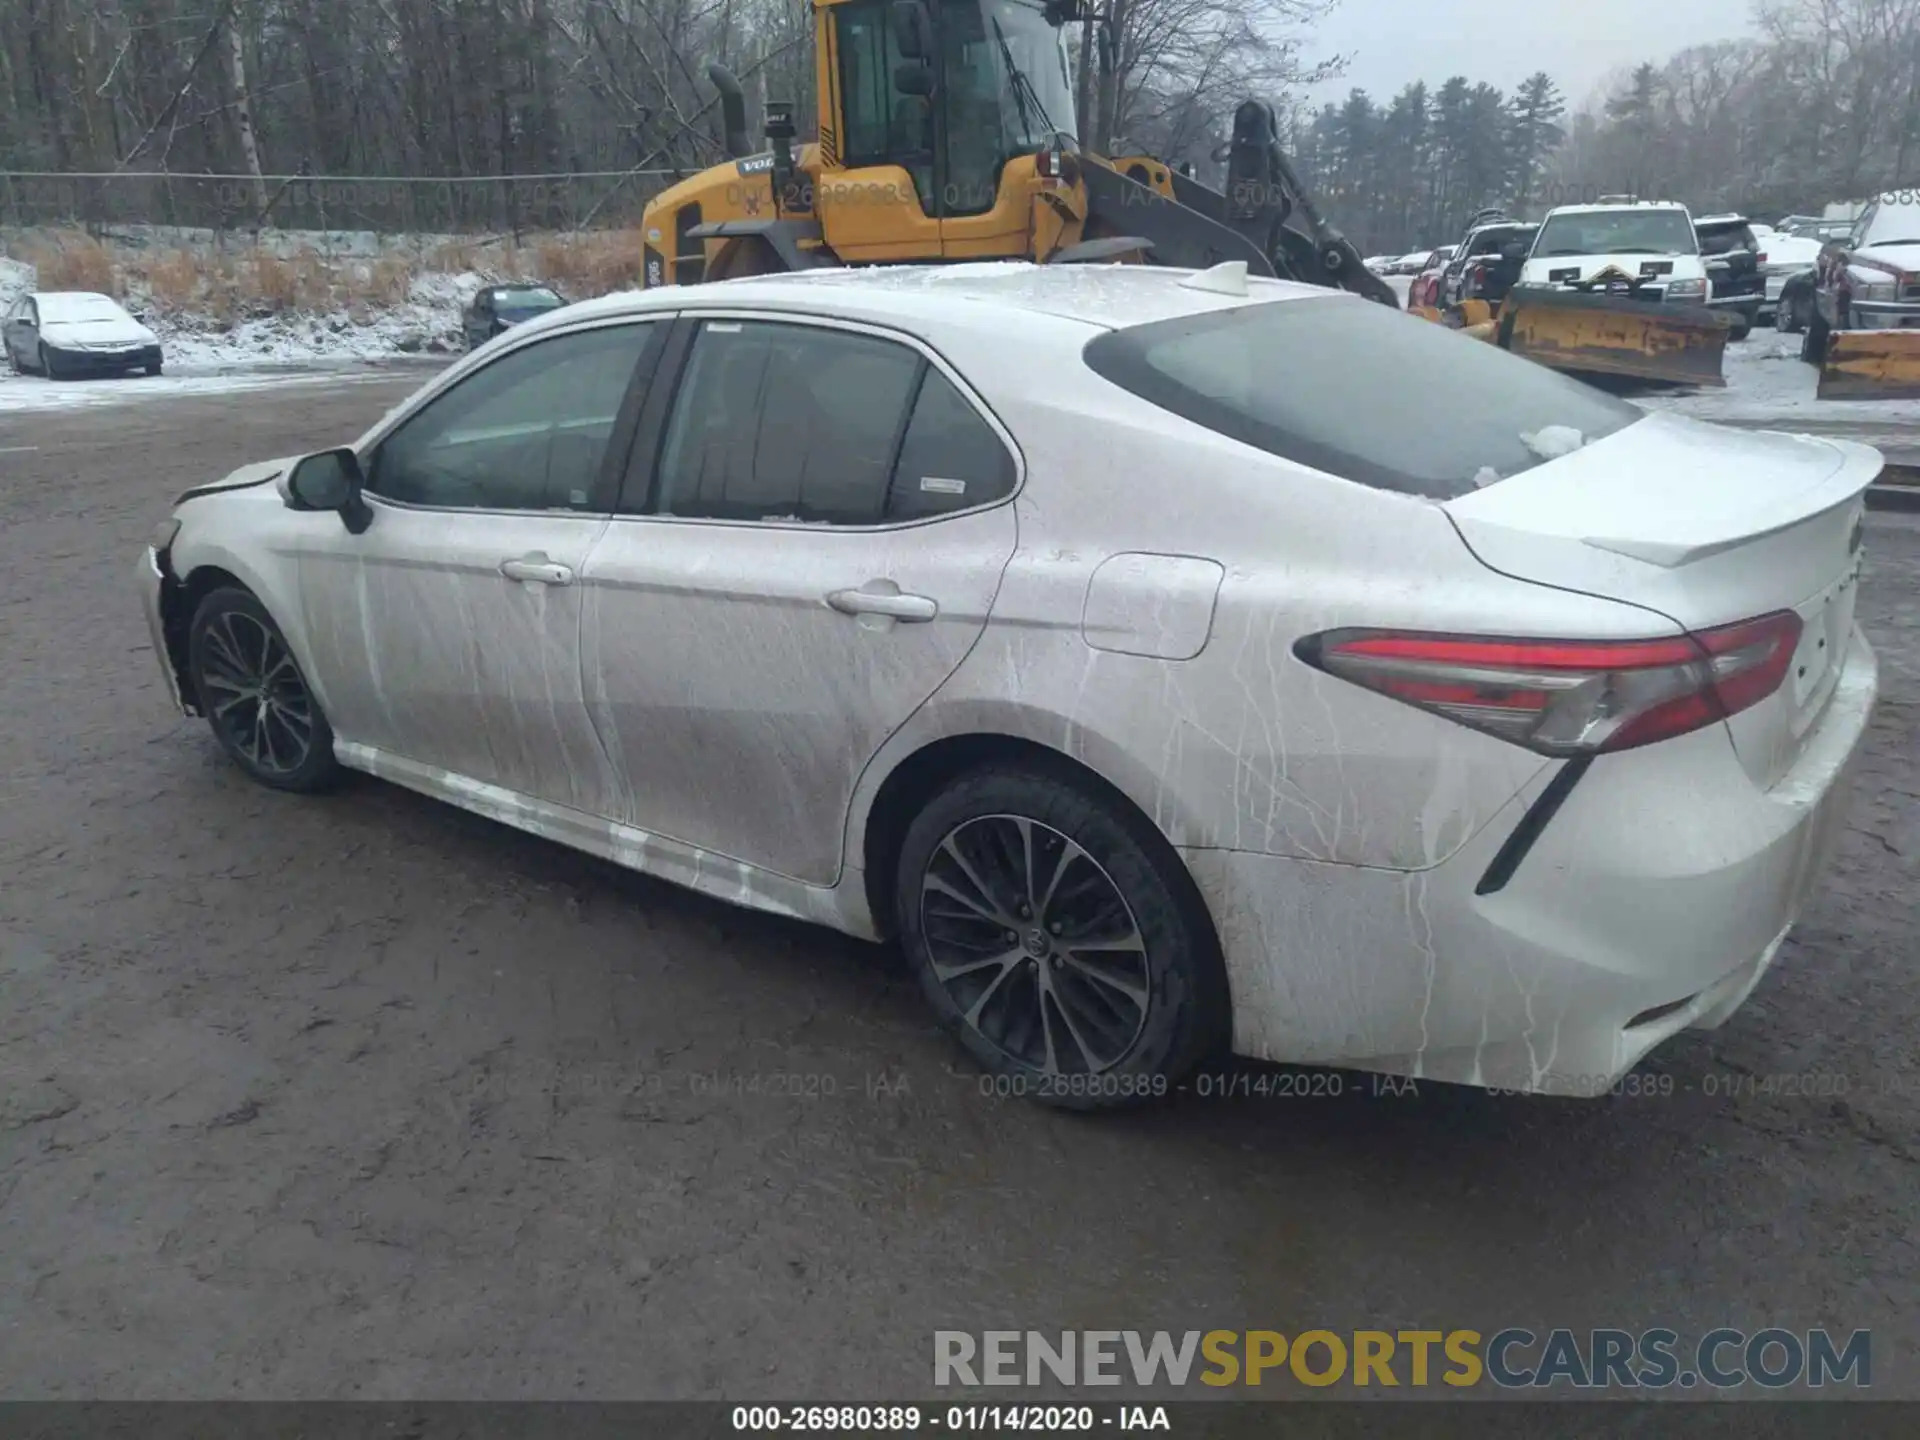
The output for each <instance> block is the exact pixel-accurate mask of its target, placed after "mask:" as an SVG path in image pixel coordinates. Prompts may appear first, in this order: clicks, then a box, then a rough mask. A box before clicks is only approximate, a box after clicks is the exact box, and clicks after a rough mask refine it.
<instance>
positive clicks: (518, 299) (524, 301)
mask: <svg viewBox="0 0 1920 1440" xmlns="http://www.w3.org/2000/svg"><path fill="white" fill-rule="evenodd" d="M565 303H566V302H565V301H563V300H562V299H561V298H560V297H559V296H558V295H556V294H554V293H553V291H551V290H547V289H538V290H496V291H494V294H493V304H494V308H495V309H496V310H500V311H502V312H505V313H510V314H517V313H519V312H521V311H528V310H556V309H558V308H559V307H560V306H561V305H563V304H565Z"/></svg>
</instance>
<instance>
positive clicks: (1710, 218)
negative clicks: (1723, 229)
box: [1693, 215, 1753, 229]
mask: <svg viewBox="0 0 1920 1440" xmlns="http://www.w3.org/2000/svg"><path fill="white" fill-rule="evenodd" d="M1693 224H1694V228H1695V229H1698V228H1699V227H1700V226H1702V225H1751V224H1753V222H1752V221H1751V220H1749V219H1748V218H1747V217H1746V216H1744V215H1696V216H1694V217H1693Z"/></svg>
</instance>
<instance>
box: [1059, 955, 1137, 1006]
mask: <svg viewBox="0 0 1920 1440" xmlns="http://www.w3.org/2000/svg"><path fill="white" fill-rule="evenodd" d="M1066 964H1067V968H1068V969H1069V970H1071V971H1073V973H1074V974H1076V975H1080V976H1083V977H1084V978H1086V979H1087V980H1089V981H1091V982H1092V983H1093V984H1095V985H1103V986H1105V987H1106V988H1107V989H1109V990H1112V991H1115V992H1117V993H1119V994H1121V995H1124V996H1126V997H1127V999H1128V1000H1130V1001H1131V1002H1132V1003H1133V1006H1134V1008H1135V1009H1137V1010H1140V1011H1142V1012H1144V1011H1145V1010H1146V1008H1147V987H1146V986H1145V985H1135V984H1133V983H1131V982H1130V981H1127V980H1123V979H1121V978H1120V977H1119V976H1118V975H1114V974H1111V973H1109V972H1108V971H1105V970H1102V969H1101V968H1100V967H1099V966H1097V965H1089V964H1087V962H1086V961H1084V960H1082V959H1081V958H1080V957H1079V956H1078V955H1076V954H1075V953H1074V952H1073V951H1071V950H1069V951H1067V952H1066Z"/></svg>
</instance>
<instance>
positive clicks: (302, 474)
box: [287, 449, 373, 535]
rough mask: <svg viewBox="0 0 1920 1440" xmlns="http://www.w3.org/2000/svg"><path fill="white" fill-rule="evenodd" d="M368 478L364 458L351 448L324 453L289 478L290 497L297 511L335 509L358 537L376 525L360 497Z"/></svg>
mask: <svg viewBox="0 0 1920 1440" xmlns="http://www.w3.org/2000/svg"><path fill="white" fill-rule="evenodd" d="M363 483H364V479H363V477H362V475H361V473H360V457H359V456H358V455H356V454H354V453H353V451H351V450H348V449H340V450H322V451H321V452H320V453H319V454H317V455H309V456H307V457H306V458H305V459H303V460H301V461H300V462H299V463H297V464H296V465H295V466H294V467H293V472H292V473H291V474H290V475H288V476H287V495H288V497H289V498H290V499H291V500H292V502H293V508H294V509H296V510H332V511H335V512H337V513H338V514H339V516H340V521H341V523H342V524H343V525H345V526H346V527H347V529H348V530H349V531H350V532H352V533H353V534H355V535H359V534H362V533H363V532H364V531H365V530H366V528H367V526H368V525H370V524H371V523H372V522H373V511H372V509H371V508H369V507H368V505H367V502H366V500H365V499H363V498H362V496H361V494H360V489H361V486H362V485H363Z"/></svg>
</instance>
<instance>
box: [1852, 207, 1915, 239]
mask: <svg viewBox="0 0 1920 1440" xmlns="http://www.w3.org/2000/svg"><path fill="white" fill-rule="evenodd" d="M1916 240H1920V205H1885V204H1883V205H1881V207H1880V208H1879V209H1878V210H1876V211H1874V213H1873V224H1872V225H1871V226H1869V227H1868V229H1867V240H1866V246H1864V247H1862V248H1870V247H1872V246H1874V245H1911V244H1913V243H1914V242H1915V241H1916Z"/></svg>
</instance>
